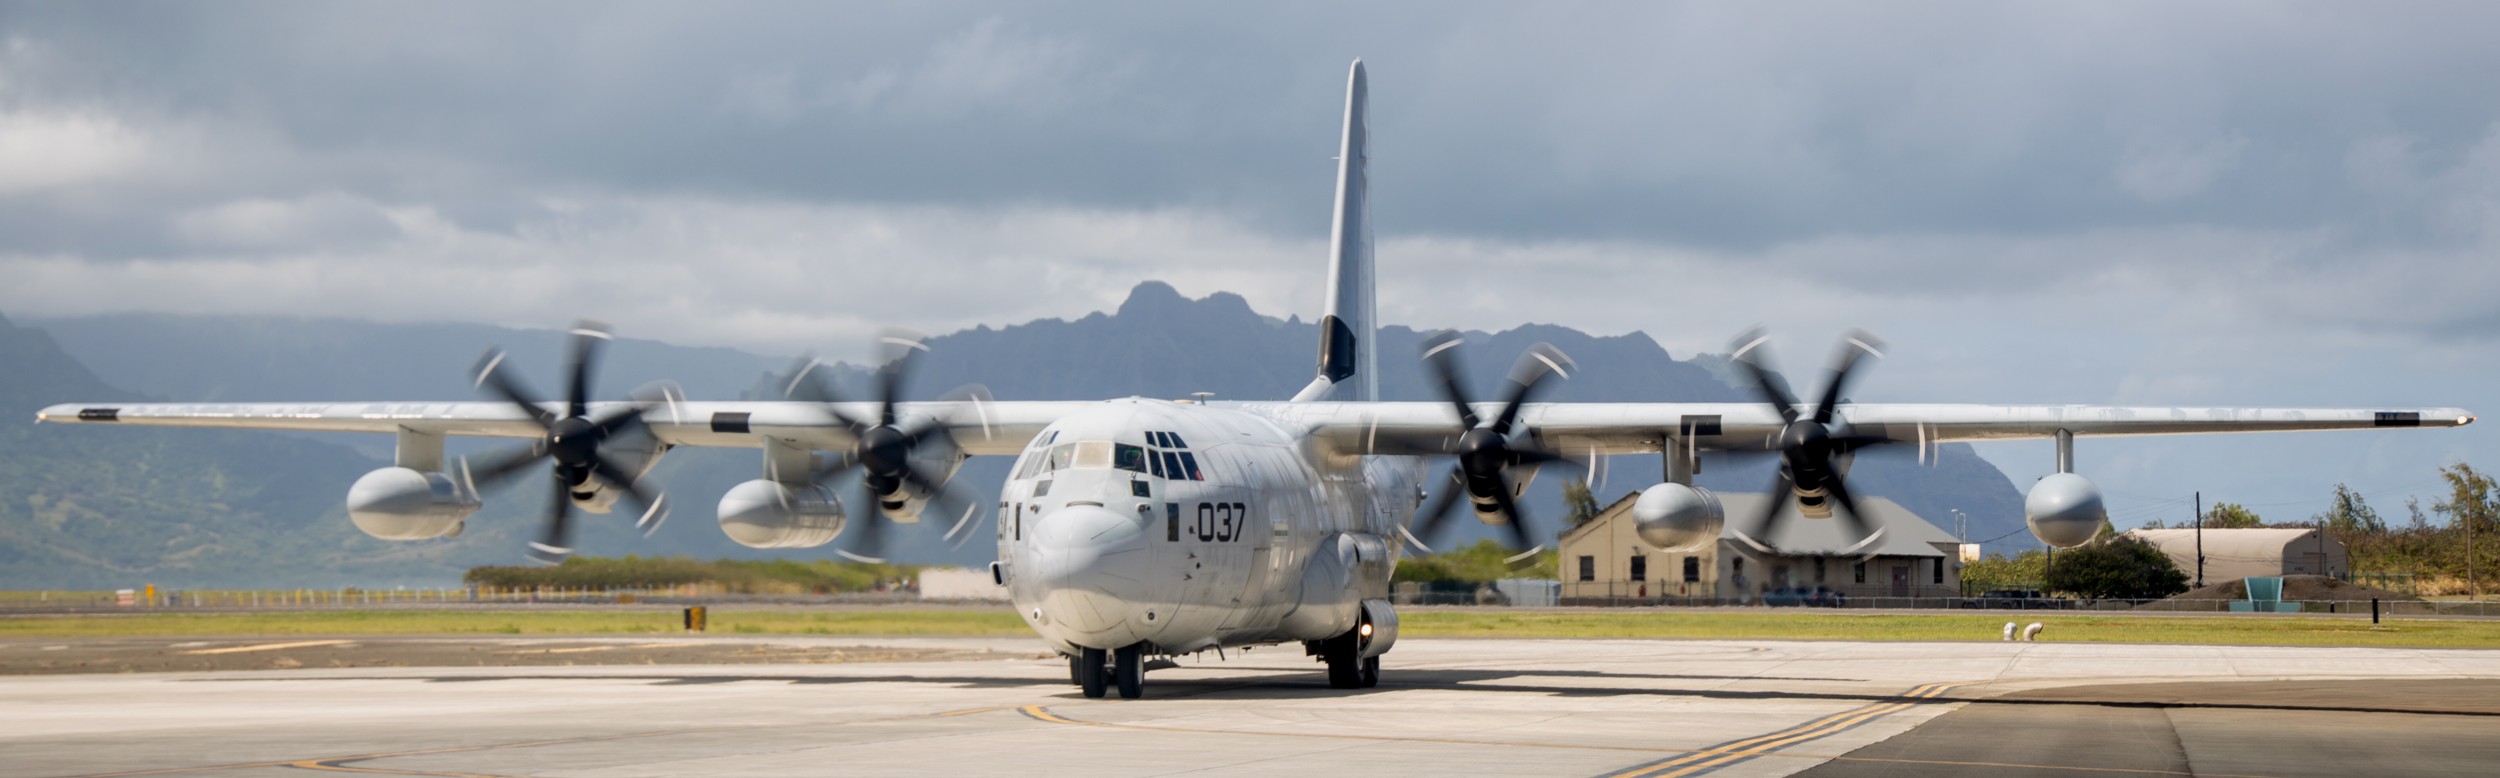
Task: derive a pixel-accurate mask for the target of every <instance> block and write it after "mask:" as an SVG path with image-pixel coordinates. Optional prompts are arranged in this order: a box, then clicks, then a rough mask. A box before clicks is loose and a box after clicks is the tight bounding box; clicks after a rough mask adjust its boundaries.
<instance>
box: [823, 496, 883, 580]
mask: <svg viewBox="0 0 2500 778" xmlns="http://www.w3.org/2000/svg"><path fill="white" fill-rule="evenodd" d="M859 496H860V500H859V512H858V513H856V514H854V515H853V516H852V518H853V519H856V520H858V521H859V532H857V533H855V534H854V536H853V537H852V538H851V547H850V548H837V549H834V551H833V553H836V554H841V555H842V556H843V557H844V558H847V559H849V560H851V561H853V562H866V563H868V564H872V565H881V564H885V536H884V532H883V531H882V530H881V529H880V527H882V526H884V524H885V511H884V510H883V509H881V508H878V507H877V491H876V490H875V489H870V488H868V479H865V478H862V479H860V482H859Z"/></svg>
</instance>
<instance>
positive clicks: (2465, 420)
mask: <svg viewBox="0 0 2500 778" xmlns="http://www.w3.org/2000/svg"><path fill="white" fill-rule="evenodd" d="M2472 423H2474V417H2472V416H2459V417H2457V426H2459V427H2463V426H2465V425H2468V424H2472Z"/></svg>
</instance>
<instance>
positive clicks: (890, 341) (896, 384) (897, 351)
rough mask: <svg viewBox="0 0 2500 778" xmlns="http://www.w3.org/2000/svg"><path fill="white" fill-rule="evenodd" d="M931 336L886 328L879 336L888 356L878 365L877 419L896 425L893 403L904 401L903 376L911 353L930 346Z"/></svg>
mask: <svg viewBox="0 0 2500 778" xmlns="http://www.w3.org/2000/svg"><path fill="white" fill-rule="evenodd" d="M927 341H928V337H927V336H924V335H921V334H920V333H917V332H912V331H909V330H886V331H885V332H884V333H883V334H880V335H879V336H878V337H877V342H878V345H879V346H880V347H881V350H882V351H883V352H884V355H885V356H886V357H887V359H886V360H885V363H884V364H883V365H882V366H880V367H878V368H877V423H878V424H880V425H883V426H887V427H891V426H894V404H895V403H898V402H902V401H903V376H904V374H905V373H907V372H909V371H910V370H911V362H912V357H914V356H916V355H918V354H920V353H921V352H924V351H928V350H929V344H928V342H927Z"/></svg>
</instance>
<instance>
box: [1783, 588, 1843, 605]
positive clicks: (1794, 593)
mask: <svg viewBox="0 0 2500 778" xmlns="http://www.w3.org/2000/svg"><path fill="white" fill-rule="evenodd" d="M1847 601H1848V597H1847V596H1845V595H1842V594H1841V593H1839V592H1835V591H1832V589H1831V587H1829V586H1817V587H1814V588H1812V589H1808V588H1805V587H1803V586H1783V587H1780V588H1777V589H1773V590H1770V591H1767V592H1763V593H1762V604H1764V605H1769V606H1772V607H1783V606H1790V605H1803V606H1807V607H1814V608H1838V607H1840V606H1841V604H1842V603H1844V602H1847Z"/></svg>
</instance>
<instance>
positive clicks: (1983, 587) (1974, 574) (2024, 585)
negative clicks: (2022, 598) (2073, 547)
mask: <svg viewBox="0 0 2500 778" xmlns="http://www.w3.org/2000/svg"><path fill="white" fill-rule="evenodd" d="M2048 566H2049V555H2048V554H2046V553H2043V552H2041V551H2040V550H2039V549H2032V550H2030V551H2025V552H2022V553H2020V554H2016V555H2014V556H2010V557H2009V556H2006V555H2004V554H1989V555H1987V556H1985V557H1981V558H1979V559H1978V560H1975V561H1972V562H1971V563H1970V564H1968V565H1964V566H1963V567H1962V590H1963V591H1964V592H1985V591H1990V590H1994V589H2037V588H2040V580H2041V579H2042V578H2043V577H2045V576H2046V575H2047V573H2048Z"/></svg>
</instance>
